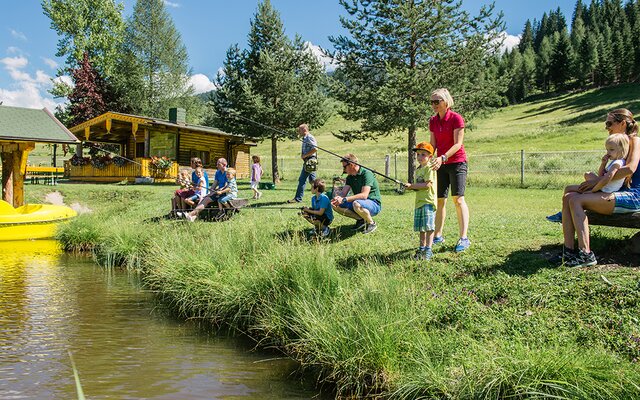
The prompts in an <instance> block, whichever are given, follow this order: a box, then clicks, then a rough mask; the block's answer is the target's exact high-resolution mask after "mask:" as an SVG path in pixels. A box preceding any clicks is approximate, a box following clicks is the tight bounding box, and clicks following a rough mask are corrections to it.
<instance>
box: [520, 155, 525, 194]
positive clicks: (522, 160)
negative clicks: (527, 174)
mask: <svg viewBox="0 0 640 400" xmlns="http://www.w3.org/2000/svg"><path fill="white" fill-rule="evenodd" d="M520 186H524V149H522V150H520Z"/></svg>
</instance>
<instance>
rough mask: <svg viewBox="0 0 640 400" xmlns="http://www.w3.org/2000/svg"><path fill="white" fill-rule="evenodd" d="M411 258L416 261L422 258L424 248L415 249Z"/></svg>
mask: <svg viewBox="0 0 640 400" xmlns="http://www.w3.org/2000/svg"><path fill="white" fill-rule="evenodd" d="M413 259H414V260H416V261H420V260H424V250H423V249H418V250H416V252H415V253H414V254H413Z"/></svg>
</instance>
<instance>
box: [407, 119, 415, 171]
mask: <svg viewBox="0 0 640 400" xmlns="http://www.w3.org/2000/svg"><path fill="white" fill-rule="evenodd" d="M408 144H409V148H408V149H407V155H408V162H407V182H413V179H414V177H415V172H416V162H415V160H416V156H415V154H414V152H413V148H414V147H416V126H415V125H411V126H410V127H409V140H408Z"/></svg>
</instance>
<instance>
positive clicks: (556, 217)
mask: <svg viewBox="0 0 640 400" xmlns="http://www.w3.org/2000/svg"><path fill="white" fill-rule="evenodd" d="M604 147H605V149H606V150H607V153H606V154H605V155H604V156H603V157H602V162H601V163H600V168H599V169H598V174H597V175H596V174H594V173H593V172H587V173H585V174H584V180H585V182H586V181H591V180H595V179H598V178H600V177H603V179H601V180H600V181H599V182H598V183H597V184H596V185H595V186H594V187H593V189H591V191H592V192H603V193H613V192H617V191H618V190H620V189H621V188H622V186H623V185H624V184H625V178H622V179H613V176H614V175H615V174H616V172H617V171H618V170H619V169H620V168H622V167H624V165H625V157H627V154H628V153H629V136H627V135H625V134H624V133H614V134H612V135H609V136H608V137H607V140H606V141H605V142H604ZM609 161H610V162H609ZM607 163H608V164H607ZM579 188H580V185H569V186H567V187H566V188H565V193H568V192H577V191H578V190H579ZM547 220H549V221H551V222H562V211H560V212H558V213H556V214H553V215H549V216H548V217H547Z"/></svg>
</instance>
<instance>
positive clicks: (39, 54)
mask: <svg viewBox="0 0 640 400" xmlns="http://www.w3.org/2000/svg"><path fill="white" fill-rule="evenodd" d="M116 1H118V2H122V3H124V5H125V11H124V15H125V17H129V16H130V15H131V13H132V10H133V6H134V4H135V0H116ZM164 2H165V6H166V8H167V11H168V12H169V14H170V15H171V17H172V18H173V21H174V24H175V26H176V28H177V30H178V31H179V32H180V33H181V35H182V40H183V42H184V44H185V46H186V47H187V52H188V54H189V65H190V68H191V74H192V75H191V82H192V84H193V86H194V88H195V89H196V92H198V93H202V92H206V91H209V90H211V89H213V82H212V80H213V79H214V78H215V76H216V73H217V71H218V70H219V69H220V68H221V67H222V63H223V61H224V58H225V53H226V51H227V49H228V48H229V46H231V45H233V44H236V43H237V44H238V45H239V46H240V48H246V47H247V35H248V33H249V26H250V21H251V19H253V17H254V15H255V13H256V10H257V6H258V4H259V2H260V1H259V0H164ZM487 3H489V1H488V0H463V8H464V9H466V10H468V11H469V12H471V13H472V14H476V13H477V12H478V10H479V8H480V6H481V5H483V4H487ZM271 4H272V6H273V7H274V8H275V9H276V10H277V11H278V12H279V13H280V17H281V19H282V22H283V24H284V28H285V33H286V34H287V35H289V37H293V36H294V35H295V34H298V35H300V36H301V37H302V39H303V40H305V41H308V42H310V44H311V45H312V48H315V47H316V46H320V47H323V48H328V49H331V48H332V46H331V42H330V41H329V36H338V35H341V34H346V31H345V30H344V29H343V28H342V27H341V25H340V21H339V16H340V15H345V12H344V9H343V8H342V6H340V4H339V2H338V0H271ZM495 4H496V10H500V11H502V12H503V13H504V21H505V24H506V32H505V35H506V40H505V45H507V46H509V47H512V46H514V45H515V44H517V43H518V40H519V39H518V35H520V34H521V33H522V29H523V27H524V24H525V22H526V20H527V19H530V20H531V21H532V22H533V19H534V18H535V19H537V20H540V18H541V17H542V14H543V13H544V12H547V13H548V12H549V11H550V10H555V9H556V8H558V7H560V10H561V11H562V13H563V14H564V15H565V17H566V19H567V22H570V21H571V16H572V13H573V8H574V6H575V0H536V1H533V2H530V1H518V0H495ZM0 6H1V9H2V10H3V11H2V17H0V102H2V103H3V104H4V105H9V106H16V107H27V108H43V107H47V108H48V109H50V110H53V109H55V107H56V105H58V104H61V103H63V99H54V98H53V97H52V96H51V95H50V94H49V93H48V90H49V89H50V88H51V86H52V79H63V80H67V81H68V82H70V79H69V77H62V78H55V77H56V71H57V69H58V68H60V67H61V66H63V64H64V59H63V58H61V57H56V55H55V54H56V50H57V43H58V40H59V37H58V36H57V34H56V32H55V31H54V30H53V29H51V21H50V20H49V19H48V18H47V17H46V16H45V15H44V14H43V13H42V7H41V2H40V0H0ZM325 61H326V60H325ZM328 68H329V69H330V68H331V66H328Z"/></svg>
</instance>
